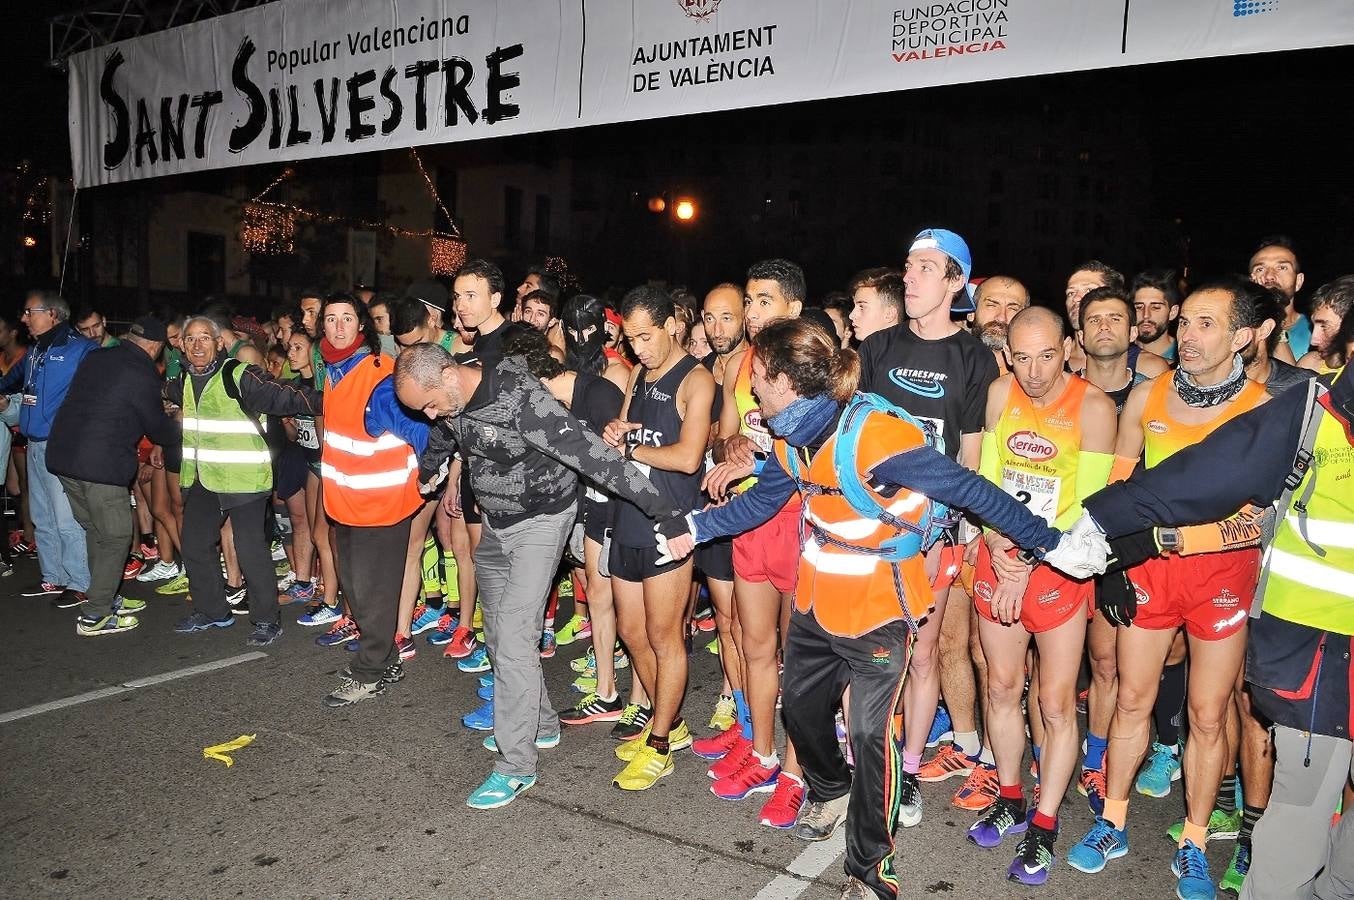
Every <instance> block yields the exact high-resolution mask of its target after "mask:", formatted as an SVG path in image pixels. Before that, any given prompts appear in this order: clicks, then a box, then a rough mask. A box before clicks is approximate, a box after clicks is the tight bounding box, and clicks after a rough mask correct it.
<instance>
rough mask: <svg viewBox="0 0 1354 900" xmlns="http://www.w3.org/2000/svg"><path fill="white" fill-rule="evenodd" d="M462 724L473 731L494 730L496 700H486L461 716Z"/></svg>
mask: <svg viewBox="0 0 1354 900" xmlns="http://www.w3.org/2000/svg"><path fill="white" fill-rule="evenodd" d="M461 724H462V725H464V726H465V727H466V728H469V729H470V730H471V731H493V730H494V701H492V700H485V701H484V702H483V703H481V704H480V705H479V706H477V707H475V708H474V709H473V710H471V711H470V712H468V713H466V714H465V715H463V716H461Z"/></svg>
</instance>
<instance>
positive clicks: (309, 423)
mask: <svg viewBox="0 0 1354 900" xmlns="http://www.w3.org/2000/svg"><path fill="white" fill-rule="evenodd" d="M295 421H296V443H298V444H300V445H301V446H302V447H304V448H305V449H307V450H318V449H320V437H319V435H318V434H316V433H315V420H314V419H309V420H307V419H296V420H295Z"/></svg>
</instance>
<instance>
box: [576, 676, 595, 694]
mask: <svg viewBox="0 0 1354 900" xmlns="http://www.w3.org/2000/svg"><path fill="white" fill-rule="evenodd" d="M569 690H571V691H576V692H578V693H580V694H585V695H586V694H591V693H593V692H594V691H596V690H597V676H596V675H579V676H578V677H577V678H575V679H574V680H573V681H571V682H569Z"/></svg>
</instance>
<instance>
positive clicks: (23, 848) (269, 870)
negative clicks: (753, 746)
mask: <svg viewBox="0 0 1354 900" xmlns="http://www.w3.org/2000/svg"><path fill="white" fill-rule="evenodd" d="M16 568H17V570H16V572H15V574H14V575H13V576H12V577H9V578H5V579H3V581H0V603H2V604H3V609H4V613H5V622H6V626H7V633H8V634H9V638H8V640H9V644H8V646H9V648H10V649H9V651H8V652H7V654H6V657H7V659H8V660H9V662H8V666H9V669H8V671H9V675H8V676H7V677H6V679H5V683H4V684H5V688H4V691H3V693H2V694H0V771H2V772H3V776H0V893H3V894H4V895H5V896H7V897H15V898H21V897H82V898H86V897H104V898H124V897H126V898H131V897H138V898H185V897H188V898H199V897H200V898H215V897H245V898H253V897H286V898H304V897H353V898H368V897H370V898H388V897H408V898H422V897H438V898H447V897H453V898H461V897H464V898H476V900H479V898H486V897H488V898H527V897H531V898H536V897H553V896H560V897H577V898H585V897H596V898H650V897H664V898H666V897H688V898H711V900H730V898H753V897H758V896H759V894H760V896H761V897H762V898H763V900H772V898H778V900H788V898H793V897H803V898H809V900H828V898H835V897H836V896H837V890H838V888H839V886H840V884H841V882H842V880H843V875H842V870H841V857H840V855H839V853H838V855H835V856H834V855H833V853H834V851H840V848H841V846H842V845H841V843H840V833H839V834H838V836H837V839H836V840H837V843H836V844H834V845H832V846H831V847H829V846H828V845H809V844H805V843H803V842H801V841H799V840H797V839H795V838H794V837H792V836H790V835H789V834H787V833H783V832H778V831H774V830H771V829H768V828H764V827H761V826H759V825H758V824H757V823H756V814H757V811H758V809H759V808H760V804H761V802H762V800H761V799H760V795H754V796H753V797H752V798H749V799H748V800H746V801H743V802H740V803H729V802H723V801H719V800H717V799H715V798H714V797H712V796H711V795H710V793H709V790H708V785H709V780H708V778H707V777H706V775H705V765H704V764H703V762H702V761H701V760H699V759H697V758H696V757H694V756H692V755H690V754H689V753H683V754H681V755H680V756H679V758H678V760H677V771H676V772H675V773H674V775H673V776H671V777H669V778H666V779H664V780H663V781H661V782H659V784H658V785H657V786H655V787H654V788H652V789H651V790H649V791H647V792H644V793H642V794H623V793H622V792H620V791H618V790H617V789H615V788H614V787H612V786H611V782H610V779H611V777H612V776H613V775H614V774H615V772H616V771H618V770H619V768H620V763H618V762H617V761H616V760H615V758H614V756H613V755H612V752H611V750H612V747H613V741H611V740H610V739H609V738H608V737H607V734H606V730H607V728H608V726H605V725H593V726H585V727H583V728H581V729H570V730H567V731H566V733H565V736H564V741H563V742H562V743H561V745H560V747H559V748H557V749H555V750H550V751H543V752H542V758H541V767H540V777H539V781H538V783H537V785H536V786H535V787H534V788H533V789H532V790H530V791H528V792H527V793H525V794H524V795H522V797H521V798H520V799H519V800H518V801H517V802H516V803H513V804H512V805H511V806H509V807H506V808H504V809H501V810H497V811H492V812H475V811H472V810H470V809H467V808H466V807H465V806H464V800H465V797H466V795H467V794H468V792H469V791H470V790H472V789H473V788H474V787H475V786H476V785H478V783H479V782H480V781H481V780H482V779H483V777H484V776H485V775H486V774H487V772H488V771H489V768H490V757H489V754H488V752H487V751H486V750H484V748H483V747H481V746H480V741H481V739H482V737H483V735H481V734H479V733H476V732H471V731H468V730H466V729H465V728H463V727H462V726H461V725H460V722H459V717H460V715H461V714H462V713H464V712H466V711H468V710H470V709H472V708H473V707H474V706H475V705H476V704H477V703H478V701H477V700H476V699H475V688H476V678H475V676H472V675H465V674H462V673H459V672H457V671H456V669H455V666H454V665H452V662H451V661H450V660H446V659H443V658H442V655H441V653H440V651H436V650H433V649H430V648H428V646H427V644H426V643H424V642H423V640H422V639H421V638H417V639H416V640H417V641H418V642H419V647H420V650H419V655H418V657H417V658H416V659H414V660H412V661H410V662H409V663H406V669H407V671H408V676H407V677H406V678H405V680H404V681H403V682H402V683H401V684H399V685H396V686H394V687H392V688H391V689H390V691H389V692H388V693H387V695H386V696H384V697H380V698H375V699H372V700H368V701H364V702H362V703H359V704H357V705H355V706H352V707H350V708H347V709H343V710H337V711H335V710H328V709H325V708H324V707H323V706H322V705H321V702H320V701H321V699H322V698H323V697H324V695H325V694H326V693H327V692H328V691H329V690H331V689H332V688H333V687H334V685H335V684H336V681H337V675H336V673H337V671H338V670H339V669H340V668H341V667H342V666H344V665H345V664H346V663H347V653H346V651H344V650H342V649H337V650H333V649H323V648H320V647H316V646H315V645H314V643H313V642H312V638H314V637H315V636H316V635H317V634H318V633H319V631H320V630H319V629H306V628H302V627H300V626H298V625H295V624H294V622H295V617H296V615H297V613H298V612H299V610H298V609H296V608H290V609H284V615H287V614H288V613H289V615H287V617H286V618H285V619H284V622H285V623H286V624H285V629H286V631H285V634H284V636H283V638H282V640H281V641H279V642H278V643H277V644H274V645H273V646H271V647H269V648H267V649H266V651H265V655H260V656H257V657H254V658H250V659H247V660H246V661H241V662H238V663H235V664H233V665H229V666H226V667H222V668H215V669H211V670H209V671H203V672H199V673H196V674H190V675H186V676H184V677H178V678H173V679H171V680H166V681H159V682H156V683H152V684H148V685H144V686H131V687H123V688H121V689H119V686H127V685H129V683H132V682H136V681H137V680H138V679H143V678H146V677H147V676H156V675H162V674H166V673H179V672H181V671H182V670H183V669H185V668H187V667H192V666H198V665H202V664H212V663H216V662H218V661H222V660H229V659H231V658H234V657H239V656H241V655H243V654H247V653H249V652H250V650H251V648H249V647H247V646H245V638H246V637H247V634H248V627H247V623H246V622H244V621H243V620H240V621H239V623H238V624H237V625H236V627H234V628H231V629H227V630H220V631H216V630H213V631H211V632H210V633H204V634H197V635H191V636H178V635H175V634H173V633H172V631H171V630H170V629H171V626H172V624H173V622H174V621H175V620H177V619H178V618H180V617H181V616H182V615H184V614H185V609H186V604H185V602H184V600H183V599H182V598H178V599H168V600H167V599H166V598H162V597H158V596H157V595H155V594H154V593H153V591H149V590H147V589H146V588H145V586H141V585H135V583H131V584H130V585H129V586H130V588H131V590H130V591H129V593H130V594H131V595H132V596H139V597H140V598H141V599H145V600H147V602H148V603H149V607H148V609H147V611H146V612H145V614H143V615H142V617H141V623H142V624H141V627H140V628H138V629H137V630H136V631H134V632H131V633H128V634H123V635H114V636H107V637H100V638H80V637H77V636H76V634H75V628H74V619H75V614H74V611H60V610H55V609H52V608H51V607H50V606H49V604H48V602H47V601H46V600H33V599H24V598H21V597H19V596H18V592H19V589H20V588H21V587H22V586H25V585H26V584H28V583H30V582H31V580H34V579H36V577H37V567H36V563H34V562H31V561H26V560H24V561H20V562H19V563H18V565H17V567H16ZM138 588H139V590H138ZM563 612H564V611H563V610H561V613H563ZM564 620H565V618H564V616H563V615H561V619H560V621H561V622H562V621H564ZM584 649H585V647H584V646H583V645H581V644H575V645H573V646H570V647H565V648H561V649H560V652H559V654H558V655H557V656H556V657H555V658H554V659H552V660H548V661H545V669H546V674H547V679H548V681H549V683H550V686H551V691H552V696H553V697H554V699H555V702H556V705H557V706H560V707H563V706H566V705H569V704H571V703H572V702H573V699H574V698H576V696H577V695H575V694H573V693H572V692H570V691H569V690H568V683H569V680H570V678H571V677H572V673H571V672H570V671H569V669H568V666H567V661H568V660H569V659H570V658H573V657H574V656H578V655H581V654H582V653H583V651H584ZM718 687H719V684H718V674H717V660H716V658H715V657H714V656H712V655H710V654H708V653H705V652H703V651H698V652H697V653H696V656H695V657H694V658H693V665H692V674H691V690H690V692H689V694H688V696H687V700H686V705H685V710H686V711H687V714H688V716H689V717H690V719H691V721H692V722H693V725H695V724H700V725H704V722H705V721H706V719H707V718H708V716H709V711H710V709H711V708H712V706H713V703H714V700H715V698H716V695H717V692H718ZM109 689H113V690H109ZM99 690H105V691H108V693H107V695H105V696H101V697H99V698H97V699H92V700H88V701H87V702H80V703H78V704H75V705H70V706H65V707H62V708H58V709H54V710H47V711H40V712H37V713H36V714H33V715H26V716H24V717H22V718H17V719H13V720H10V721H3V719H4V718H5V716H4V714H5V713H12V712H14V711H19V710H28V709H30V708H31V707H33V706H35V705H37V704H44V703H48V702H51V701H59V700H62V699H65V698H71V697H76V696H77V695H83V694H86V693H87V692H91V691H99ZM700 730H701V731H702V732H703V731H704V729H703V728H702V729H700ZM243 734H255V735H257V739H256V741H255V742H254V743H253V744H252V745H250V746H248V747H246V748H244V749H242V750H239V751H237V752H235V753H234V754H233V758H234V760H235V765H234V766H232V767H229V768H227V767H226V766H225V765H224V764H222V763H220V762H217V761H214V760H208V759H204V758H203V755H202V749H203V748H204V747H206V746H207V745H211V744H218V743H221V742H224V741H228V740H231V739H234V738H236V737H238V736H240V735H243ZM957 787H958V783H957V781H949V782H945V783H943V784H939V785H924V786H923V789H924V793H925V799H926V804H927V805H926V813H925V817H924V819H923V821H922V823H921V824H920V825H919V826H917V827H915V828H912V829H907V830H904V831H900V833H899V835H898V859H899V870H900V873H901V876H902V880H903V895H904V896H907V897H926V896H932V895H935V896H945V895H949V896H954V897H983V898H1002V897H1026V896H1032V895H1035V894H1036V893H1039V892H1037V891H1035V890H1034V889H1029V888H1024V887H1021V886H1019V885H1014V884H1010V883H1008V882H1007V881H1006V880H1005V869H1006V866H1007V865H1008V864H1009V862H1010V859H1011V854H1012V853H1013V852H1014V842H1013V841H1009V840H1008V842H1007V845H1006V846H1004V847H1003V848H1002V849H1001V850H999V851H984V850H980V849H978V848H977V847H975V846H973V845H971V844H969V843H968V842H967V841H966V840H965V839H964V831H965V829H966V828H967V827H968V826H969V824H970V823H971V822H972V820H973V818H974V816H973V814H970V813H964V812H961V811H959V810H955V809H953V808H951V807H950V806H949V798H950V796H951V794H952V793H953V791H954V790H955V788H957ZM1182 805H1183V792H1182V791H1181V790H1179V789H1177V790H1176V791H1174V792H1173V793H1172V795H1171V796H1170V797H1169V798H1166V799H1163V800H1148V799H1146V798H1142V797H1138V798H1136V800H1135V802H1134V804H1133V808H1132V813H1131V815H1132V819H1131V828H1132V831H1133V838H1134V844H1133V853H1132V855H1131V856H1130V857H1128V858H1126V859H1123V860H1118V861H1116V862H1114V863H1112V864H1111V866H1110V868H1109V869H1107V870H1106V872H1105V873H1103V874H1101V875H1099V876H1094V877H1092V876H1086V875H1082V874H1081V873H1079V872H1076V871H1074V870H1072V869H1071V868H1070V867H1068V866H1066V865H1065V864H1064V863H1062V862H1061V860H1060V861H1059V863H1058V864H1057V867H1056V868H1055V870H1054V873H1053V876H1052V878H1051V879H1050V882H1049V884H1048V886H1047V887H1046V889H1045V890H1044V891H1043V892H1042V893H1044V894H1046V895H1049V896H1056V897H1059V898H1095V897H1107V898H1108V897H1120V896H1122V895H1124V893H1125V892H1126V891H1127V892H1132V894H1134V895H1137V896H1140V897H1168V896H1173V895H1174V878H1173V877H1172V876H1171V874H1170V871H1169V866H1170V860H1171V856H1172V850H1173V846H1172V844H1171V842H1170V841H1168V840H1167V839H1166V837H1165V836H1164V830H1165V828H1166V827H1167V826H1168V825H1169V824H1170V822H1171V821H1172V820H1173V819H1174V817H1176V816H1178V815H1179V814H1180V811H1181V809H1182ZM1062 816H1063V818H1064V823H1065V824H1064V826H1063V833H1064V838H1063V840H1062V841H1060V842H1059V850H1058V853H1059V856H1061V855H1062V854H1063V853H1064V852H1065V849H1066V846H1067V845H1068V844H1069V843H1070V842H1071V841H1074V840H1076V839H1077V838H1079V837H1080V836H1081V835H1082V834H1083V833H1084V832H1085V830H1086V828H1087V827H1088V826H1089V823H1090V814H1089V812H1088V810H1087V809H1086V806H1085V801H1084V800H1082V799H1081V798H1080V797H1078V796H1077V795H1076V793H1075V791H1072V792H1069V795H1068V798H1067V800H1066V801H1065V802H1064V805H1063V808H1062ZM806 851H807V853H806ZM1230 852H1231V845H1230V844H1228V843H1223V844H1218V845H1214V847H1213V848H1212V849H1211V851H1210V853H1209V856H1210V858H1211V860H1212V862H1213V870H1214V874H1215V877H1216V876H1218V875H1220V874H1221V872H1222V869H1223V868H1224V867H1225V866H1226V864H1227V858H1228V854H1230ZM801 854H806V855H804V856H801Z"/></svg>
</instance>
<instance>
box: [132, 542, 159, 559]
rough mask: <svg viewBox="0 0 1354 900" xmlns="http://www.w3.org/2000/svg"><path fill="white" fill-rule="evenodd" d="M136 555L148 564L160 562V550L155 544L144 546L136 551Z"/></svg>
mask: <svg viewBox="0 0 1354 900" xmlns="http://www.w3.org/2000/svg"><path fill="white" fill-rule="evenodd" d="M136 555H137V556H139V557H141V558H142V559H143V560H145V561H146V562H148V563H155V562H159V560H160V548H159V547H157V546H155V545H154V544H142V545H141V546H140V547H138V548H137V549H136Z"/></svg>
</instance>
